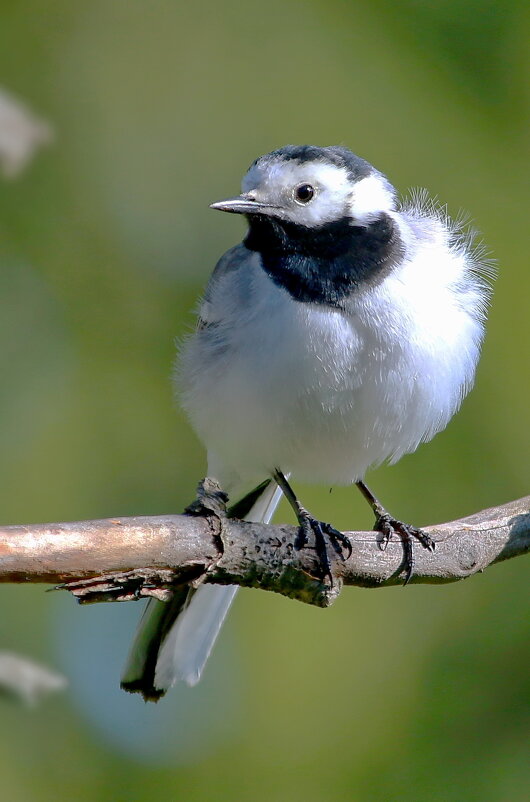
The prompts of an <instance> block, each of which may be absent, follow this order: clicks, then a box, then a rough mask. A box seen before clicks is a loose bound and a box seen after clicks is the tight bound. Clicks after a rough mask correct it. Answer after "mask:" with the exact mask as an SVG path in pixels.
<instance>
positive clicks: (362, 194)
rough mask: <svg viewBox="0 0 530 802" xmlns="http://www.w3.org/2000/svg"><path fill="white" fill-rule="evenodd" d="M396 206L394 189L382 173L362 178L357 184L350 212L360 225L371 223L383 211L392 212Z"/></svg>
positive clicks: (352, 196)
mask: <svg viewBox="0 0 530 802" xmlns="http://www.w3.org/2000/svg"><path fill="white" fill-rule="evenodd" d="M395 207H396V199H395V194H394V190H393V188H392V186H391V185H390V184H389V183H388V181H387V180H386V178H385V177H384V176H383V175H381V174H380V173H374V174H372V175H369V176H367V177H366V178H362V179H361V180H360V181H358V182H357V183H356V184H355V187H354V189H353V192H352V195H351V200H350V213H351V216H352V218H353V219H354V221H355V222H356V223H358V224H359V225H363V224H366V223H371V222H372V221H373V220H375V219H376V218H377V217H379V216H380V214H381V212H391V211H393V210H394V209H395Z"/></svg>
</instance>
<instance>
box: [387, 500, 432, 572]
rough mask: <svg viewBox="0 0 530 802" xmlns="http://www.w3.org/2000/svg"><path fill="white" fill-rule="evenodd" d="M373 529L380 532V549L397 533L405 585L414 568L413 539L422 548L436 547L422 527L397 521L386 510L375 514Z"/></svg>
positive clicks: (429, 549)
mask: <svg viewBox="0 0 530 802" xmlns="http://www.w3.org/2000/svg"><path fill="white" fill-rule="evenodd" d="M374 529H375V530H376V531H377V532H381V534H382V535H383V537H382V538H381V540H380V542H379V548H380V549H381V551H385V549H386V547H387V546H388V543H389V541H390V539H391V538H392V536H393V535H398V537H400V538H401V542H402V543H403V551H404V554H403V569H404V570H405V581H404V582H403V584H404V585H407V584H408V583H409V581H410V578H411V576H412V572H413V570H414V549H413V541H414V540H417V541H419V543H421V545H422V546H423V548H424V549H427V550H428V551H431V552H432V551H434V549H435V547H436V544H435V542H434V540H433V539H432V537H431V536H430V535H428V534H427V532H424V531H423V529H418V528H417V527H416V526H411V525H410V524H405V523H403V521H398V520H397V519H396V518H392V516H391V515H389V513H388V512H383V513H381V514H380V515H378V516H377V518H376V521H375V524H374Z"/></svg>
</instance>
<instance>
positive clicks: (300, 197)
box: [294, 184, 315, 203]
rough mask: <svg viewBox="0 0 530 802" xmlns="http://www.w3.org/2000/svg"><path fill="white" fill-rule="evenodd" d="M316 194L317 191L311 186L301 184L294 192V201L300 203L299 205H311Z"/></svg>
mask: <svg viewBox="0 0 530 802" xmlns="http://www.w3.org/2000/svg"><path fill="white" fill-rule="evenodd" d="M314 194H315V190H314V189H313V187H312V186H311V184H300V186H299V187H296V189H295V191H294V199H295V200H296V201H298V203H309V201H310V200H311V199H312V198H313V196H314Z"/></svg>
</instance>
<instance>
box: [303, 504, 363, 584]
mask: <svg viewBox="0 0 530 802" xmlns="http://www.w3.org/2000/svg"><path fill="white" fill-rule="evenodd" d="M298 522H299V524H300V528H299V530H298V538H297V541H296V544H295V546H296V548H297V549H303V548H304V547H305V546H307V545H308V544H309V543H310V541H311V539H312V538H313V537H314V542H315V550H316V553H317V557H318V561H319V564H320V574H321V579H322V581H323V582H325V581H326V580H328V581H329V584H330V586H331V587H333V574H332V572H331V560H330V555H329V547H330V546H331V547H332V548H333V550H334V551H335V553H336V554H338V555H339V557H340V558H341V559H343V560H345V559H347V558H348V557H351V553H352V545H351V541H350V539H349V537H347V535H345V534H344V533H343V532H339V530H338V529H335V527H334V526H331V524H328V523H325V522H324V521H318V520H317V519H316V518H313V517H312V516H311V515H309V513H308V512H307V511H306V510H301V511H300V514H299V517H298Z"/></svg>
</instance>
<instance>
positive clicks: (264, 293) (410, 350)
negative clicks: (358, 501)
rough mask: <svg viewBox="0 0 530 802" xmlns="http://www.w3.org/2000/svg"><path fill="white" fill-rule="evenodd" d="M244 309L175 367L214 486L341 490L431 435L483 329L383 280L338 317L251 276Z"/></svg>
mask: <svg viewBox="0 0 530 802" xmlns="http://www.w3.org/2000/svg"><path fill="white" fill-rule="evenodd" d="M249 271H250V268H249ZM435 296H436V297H435ZM229 297H230V296H229ZM248 300H249V303H248V305H247V306H243V305H242V304H241V301H240V302H239V303H238V304H237V305H236V307H237V308H235V309H234V310H230V309H228V308H226V309H225V314H223V315H221V316H220V322H219V325H217V326H214V327H210V328H206V329H205V330H204V331H203V332H198V333H197V334H196V335H194V337H193V338H191V339H190V340H189V341H188V343H187V344H186V346H185V348H184V351H183V357H182V365H183V368H182V374H183V379H182V380H183V384H184V388H185V390H184V404H185V407H186V409H187V411H188V413H189V415H190V417H191V420H192V422H193V424H194V426H195V428H196V429H197V431H198V433H199V436H200V437H201V438H202V440H203V442H204V443H205V445H206V446H207V449H208V452H209V455H210V462H211V465H213V466H214V468H213V470H214V471H215V470H216V467H215V466H217V465H219V466H222V472H223V473H224V474H225V475H226V469H227V468H228V469H229V470H231V471H232V472H233V473H237V474H239V475H240V476H248V477H251V478H255V479H256V480H259V479H261V478H263V477H264V476H265V475H266V474H268V473H269V472H270V471H271V470H272V469H274V468H280V469H281V470H282V471H284V472H285V473H287V472H291V473H292V474H293V476H294V477H295V478H298V479H301V480H304V481H308V482H316V483H326V484H347V483H351V482H353V481H355V480H357V479H360V478H362V477H363V475H364V474H365V472H366V470H367V469H368V468H369V467H370V466H371V465H374V464H377V463H380V462H382V461H383V460H385V459H391V460H395V459H398V458H399V457H400V456H402V455H403V454H404V453H407V452H409V451H413V450H414V449H415V448H416V447H417V445H418V444H419V442H420V441H421V440H426V439H430V438H431V437H432V436H433V435H434V434H435V433H436V432H437V431H439V430H440V429H442V428H443V427H444V426H445V425H446V424H447V422H448V421H449V419H450V417H451V416H452V414H453V413H454V411H455V410H456V408H457V407H458V405H459V403H460V401H461V398H462V397H463V395H464V393H465V391H466V389H467V388H468V387H469V385H470V383H471V381H472V378H473V373H474V367H475V364H476V360H477V358H478V347H479V343H480V335H481V331H482V329H481V326H480V324H479V323H477V321H476V320H475V319H473V318H472V317H471V316H470V315H469V314H468V313H467V312H466V311H465V310H464V308H463V307H462V306H458V305H455V304H454V303H453V299H452V296H450V295H449V294H448V293H446V296H444V295H442V294H441V293H440V292H436V293H434V294H433V297H432V298H431V302H430V306H429V305H427V306H426V303H425V294H423V295H422V294H421V293H420V294H419V296H418V298H417V299H415V298H413V297H412V298H411V297H410V294H409V293H405V292H404V286H403V283H402V282H401V281H400V280H399V278H395V277H390V278H388V279H386V280H385V281H384V282H383V283H382V284H381V285H379V286H378V287H374V288H371V289H368V290H366V291H363V292H362V293H359V294H358V296H356V297H355V299H354V301H353V302H352V303H351V309H349V310H348V313H345V312H342V311H339V310H333V309H330V308H329V307H324V306H320V305H316V304H301V303H299V302H296V301H293V300H292V299H291V298H290V296H289V295H288V294H287V293H286V292H285V291H284V290H282V289H279V288H278V287H276V285H274V284H273V283H272V282H271V280H270V279H269V278H268V277H267V276H266V275H265V274H264V273H263V271H261V270H259V269H258V270H255V271H254V273H253V275H252V295H251V298H249V299H248ZM475 329H476V331H475ZM219 472H221V468H220V469H219Z"/></svg>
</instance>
